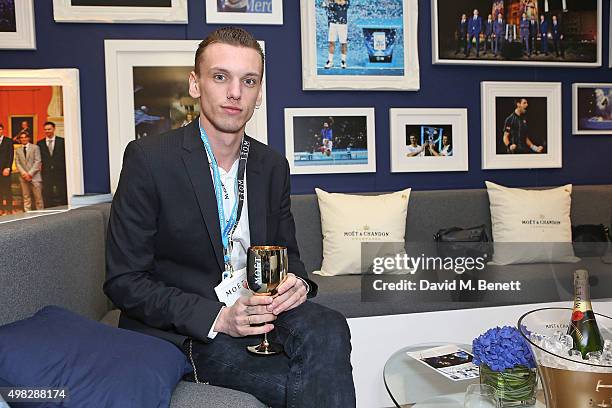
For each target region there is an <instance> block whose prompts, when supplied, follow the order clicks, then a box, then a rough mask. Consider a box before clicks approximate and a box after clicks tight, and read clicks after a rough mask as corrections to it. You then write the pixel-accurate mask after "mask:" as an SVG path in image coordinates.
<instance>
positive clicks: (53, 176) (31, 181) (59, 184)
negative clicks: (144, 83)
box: [0, 69, 84, 215]
mask: <svg viewBox="0 0 612 408" xmlns="http://www.w3.org/2000/svg"><path fill="white" fill-rule="evenodd" d="M0 136H1V137H2V142H1V143H0V150H2V152H3V153H6V150H3V148H4V147H6V146H7V145H10V147H11V150H12V154H10V155H8V156H5V155H4V154H0V156H1V157H0V215H6V214H15V213H20V212H24V211H25V212H29V211H34V210H47V209H49V208H57V207H60V206H65V205H68V204H71V202H72V198H73V195H80V194H83V190H84V188H83V165H82V153H81V119H80V94H79V73H78V70H76V69H40V70H0ZM7 157H8V159H7ZM7 173H8V174H7Z"/></svg>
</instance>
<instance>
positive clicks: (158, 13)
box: [53, 0, 187, 24]
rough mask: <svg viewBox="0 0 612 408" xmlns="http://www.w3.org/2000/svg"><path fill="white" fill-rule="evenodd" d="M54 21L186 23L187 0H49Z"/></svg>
mask: <svg viewBox="0 0 612 408" xmlns="http://www.w3.org/2000/svg"><path fill="white" fill-rule="evenodd" d="M53 18H54V19H55V21H56V22H58V23H128V24H129V23H143V24H148V23H155V24H162V23H166V24H187V0H53Z"/></svg>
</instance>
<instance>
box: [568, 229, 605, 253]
mask: <svg viewBox="0 0 612 408" xmlns="http://www.w3.org/2000/svg"><path fill="white" fill-rule="evenodd" d="M609 236H610V232H609V230H608V227H606V226H605V225H603V224H598V225H594V224H582V225H572V242H573V243H574V253H575V254H576V256H579V257H585V256H586V257H588V256H603V255H605V254H606V251H607V249H608V241H609Z"/></svg>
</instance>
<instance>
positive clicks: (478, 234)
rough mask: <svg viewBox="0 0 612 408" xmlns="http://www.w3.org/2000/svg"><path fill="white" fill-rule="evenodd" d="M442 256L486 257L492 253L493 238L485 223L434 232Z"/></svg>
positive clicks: (439, 253)
mask: <svg viewBox="0 0 612 408" xmlns="http://www.w3.org/2000/svg"><path fill="white" fill-rule="evenodd" d="M434 240H435V241H436V242H438V255H439V256H441V257H447V256H448V257H455V258H456V257H472V258H478V257H484V258H488V257H490V255H491V254H492V252H493V251H492V245H491V240H490V239H489V234H487V229H486V227H485V225H484V224H483V225H478V226H476V227H469V228H460V227H452V228H443V229H441V230H439V231H438V232H437V233H436V234H434Z"/></svg>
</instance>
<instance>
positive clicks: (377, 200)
mask: <svg viewBox="0 0 612 408" xmlns="http://www.w3.org/2000/svg"><path fill="white" fill-rule="evenodd" d="M315 192H316V193H317V197H318V199H319V209H320V211H321V229H322V231H323V262H322V265H321V270H320V271H315V272H314V273H315V274H317V275H321V276H336V275H349V274H359V273H360V272H362V270H367V266H366V267H364V265H361V244H362V243H363V242H402V243H403V242H404V233H405V227H406V212H407V209H408V199H409V198H410V189H406V190H402V191H398V192H396V193H391V194H381V195H377V196H364V195H353V194H340V193H328V192H326V191H323V190H321V189H318V188H317V189H315ZM394 253H396V252H393V254H394ZM379 255H380V256H383V255H384V254H379ZM390 255H392V254H390ZM368 266H369V265H368Z"/></svg>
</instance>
